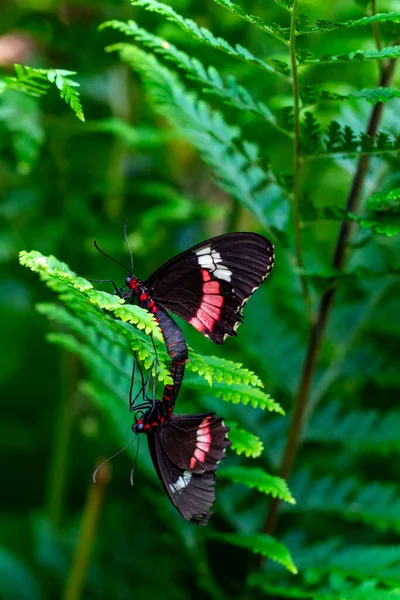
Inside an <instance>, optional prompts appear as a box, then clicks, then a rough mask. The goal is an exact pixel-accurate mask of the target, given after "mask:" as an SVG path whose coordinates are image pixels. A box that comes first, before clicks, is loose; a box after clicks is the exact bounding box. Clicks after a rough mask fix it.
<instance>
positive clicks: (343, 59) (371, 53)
mask: <svg viewBox="0 0 400 600" xmlns="http://www.w3.org/2000/svg"><path fill="white" fill-rule="evenodd" d="M398 56H400V46H388V47H387V48H381V49H380V50H376V49H374V48H373V49H371V50H356V51H355V52H350V53H348V54H337V55H330V54H323V55H322V56H319V57H318V58H313V57H311V56H309V55H308V53H307V54H304V55H298V56H297V59H298V61H299V64H300V65H306V64H313V65H318V64H321V65H324V64H328V63H330V64H337V63H347V62H364V61H366V60H385V59H388V58H389V59H390V58H397V57H398Z"/></svg>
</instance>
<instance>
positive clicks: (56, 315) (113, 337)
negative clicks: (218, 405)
mask: <svg viewBox="0 0 400 600" xmlns="http://www.w3.org/2000/svg"><path fill="white" fill-rule="evenodd" d="M20 262H21V264H23V265H24V266H27V267H29V268H31V269H32V270H33V271H35V272H37V273H39V275H40V277H41V278H42V279H43V280H44V281H45V283H46V284H47V285H48V286H49V287H51V288H52V289H53V290H54V291H56V292H57V293H58V294H59V296H60V299H61V300H62V301H63V302H65V304H66V306H67V307H68V310H67V309H66V308H62V307H58V306H56V305H54V304H40V305H38V310H39V312H41V313H42V314H44V315H46V316H47V317H48V318H50V319H52V320H54V321H56V322H57V323H59V324H62V325H64V326H66V327H67V328H68V329H69V330H70V331H72V332H73V333H74V334H75V335H77V336H79V338H80V339H82V340H84V341H85V343H86V345H83V344H82V343H81V342H80V341H78V340H76V339H75V338H73V336H70V337H69V338H68V337H67V338H65V337H64V338H63V337H58V338H54V337H53V338H52V340H53V341H58V343H62V344H63V345H65V344H67V343H68V344H70V350H71V351H74V352H76V353H78V354H79V355H80V356H82V358H83V359H84V360H85V362H86V363H88V365H89V366H90V361H91V360H92V362H93V363H96V364H97V362H98V361H97V359H95V356H94V354H93V353H95V352H96V350H98V352H99V354H102V360H103V361H104V363H105V365H106V367H105V370H106V369H107V363H109V364H111V365H112V364H114V358H115V357H113V352H112V349H113V348H114V349H119V350H118V351H122V352H123V353H124V356H126V357H127V360H128V363H129V364H128V366H126V364H125V360H124V361H123V362H124V365H123V371H124V372H125V373H126V375H127V380H129V372H130V371H131V370H132V351H135V352H137V354H138V357H139V359H140V360H141V361H143V363H144V366H145V368H146V369H149V368H150V366H151V364H152V363H153V361H154V358H155V355H154V348H153V343H152V341H151V339H150V338H149V337H148V336H149V335H150V334H151V335H152V337H153V338H154V341H155V344H156V347H157V355H158V359H159V371H158V379H159V380H161V381H163V382H164V383H171V377H170V375H169V371H168V369H167V367H166V364H168V363H169V358H168V356H167V353H166V350H165V345H164V343H163V337H162V334H161V332H160V330H159V327H158V324H157V322H156V321H155V319H154V317H153V315H152V314H151V313H149V312H148V311H146V310H143V309H141V308H140V307H138V306H136V305H131V304H124V301H123V300H122V299H121V298H119V297H118V296H115V295H111V294H107V293H106V292H102V291H99V290H95V289H93V287H92V284H91V283H90V282H89V281H87V280H86V279H83V278H82V277H78V276H77V275H76V274H75V273H73V271H71V270H70V269H69V267H68V266H67V265H66V264H64V263H61V262H60V261H58V260H57V259H56V258H54V257H52V256H50V257H46V256H43V255H42V254H40V252H30V253H27V252H21V254H20ZM104 310H106V311H108V312H110V313H112V314H113V315H115V316H116V317H117V320H116V319H113V318H112V317H111V316H110V315H109V314H106V313H105V312H104ZM130 325H134V326H135V328H133V329H132V328H131V327H130ZM143 331H144V332H145V333H146V334H147V335H144V333H143ZM71 338H72V339H71ZM73 344H75V345H74V346H73ZM119 357H120V355H119V354H118V356H117V359H118V360H117V363H116V364H115V365H114V366H115V367H116V368H117V370H119V371H121V368H120V367H119V363H120V362H121V359H120V358H119ZM100 359H101V357H100ZM188 368H189V369H191V370H192V371H193V372H194V373H196V374H197V378H194V383H193V385H194V386H196V385H197V386H199V387H201V383H199V380H200V382H201V377H202V378H204V380H205V381H207V382H208V384H207V383H205V382H204V386H205V387H206V389H209V388H208V385H211V386H212V385H214V384H215V386H216V390H217V395H221V396H222V397H223V398H224V399H225V400H231V401H232V402H238V401H242V402H243V403H244V404H247V403H248V402H249V401H250V402H251V403H252V405H253V406H261V407H263V408H268V409H269V410H275V411H278V412H283V411H282V409H281V407H280V406H279V404H278V403H276V402H274V401H273V400H272V399H271V398H270V397H269V396H268V395H267V394H265V393H264V392H262V391H261V390H259V389H258V388H259V387H262V385H263V384H262V381H261V380H260V378H259V377H258V376H257V375H256V374H255V373H253V372H252V371H249V370H248V369H246V368H244V367H242V365H241V364H239V363H235V362H233V361H229V360H226V359H223V358H219V357H216V356H209V357H205V356H201V355H199V354H196V353H194V352H191V354H190V362H189V364H188Z"/></svg>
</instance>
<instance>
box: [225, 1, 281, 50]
mask: <svg viewBox="0 0 400 600" xmlns="http://www.w3.org/2000/svg"><path fill="white" fill-rule="evenodd" d="M214 2H215V3H216V4H219V5H220V6H224V7H225V8H227V9H228V10H230V11H231V12H232V13H234V14H235V15H237V16H238V17H240V18H241V19H243V20H244V21H247V22H248V23H251V24H252V25H254V26H255V27H257V28H258V29H260V30H261V31H262V32H263V33H268V34H270V35H272V36H273V37H274V38H276V39H277V40H279V41H280V42H283V43H285V44H287V41H288V40H289V37H290V33H289V31H288V29H287V28H285V27H281V26H280V25H277V24H276V23H274V24H273V25H267V24H266V23H265V22H264V21H263V20H262V19H261V18H260V17H257V16H254V15H250V14H248V13H246V12H245V11H244V10H243V8H242V7H240V6H238V5H237V4H234V3H233V2H231V0H214Z"/></svg>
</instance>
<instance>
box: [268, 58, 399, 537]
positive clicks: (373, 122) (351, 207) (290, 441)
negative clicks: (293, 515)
mask: <svg viewBox="0 0 400 600" xmlns="http://www.w3.org/2000/svg"><path fill="white" fill-rule="evenodd" d="M394 68H395V60H390V61H388V62H387V63H386V64H385V66H384V68H383V70H382V73H381V76H380V81H379V86H380V87H388V86H389V84H390V82H391V80H392V77H393V73H394ZM382 110H383V104H382V103H381V102H378V103H377V104H375V106H374V108H373V109H372V112H371V115H370V118H369V122H368V128H367V133H368V135H370V136H374V135H375V134H376V132H377V129H378V125H379V122H380V120H381V117H382ZM369 162H370V156H368V155H364V156H360V158H359V159H358V163H357V168H356V172H355V176H354V179H353V183H352V186H351V189H350V192H349V195H348V198H347V202H346V211H348V212H356V210H357V208H358V204H359V200H360V196H361V191H362V188H363V184H364V181H365V176H366V174H367V171H368V166H369ZM351 231H352V222H351V221H349V220H346V221H343V223H342V224H341V226H340V230H339V235H338V238H337V242H336V247H335V251H334V254H333V259H332V266H333V268H335V269H338V270H340V271H341V270H342V269H343V266H344V263H345V258H346V249H347V246H348V242H349V239H350V235H351ZM336 290H337V285H336V280H335V279H334V278H332V280H331V286H330V287H329V288H328V289H327V291H326V292H325V293H324V294H323V296H322V298H321V301H320V304H319V309H318V314H317V319H316V321H315V323H314V324H313V325H312V326H311V331H310V335H309V342H308V348H307V353H306V357H305V360H304V364H303V369H302V373H301V378H300V384H299V388H298V392H297V395H296V400H295V404H294V408H293V415H292V420H291V423H290V428H289V433H288V437H287V441H286V446H285V450H284V454H283V458H282V463H281V468H280V472H279V475H280V476H281V477H283V478H284V479H287V478H288V477H289V475H290V473H291V471H292V467H293V463H294V460H295V457H296V453H297V448H298V444H299V440H300V436H301V433H302V428H303V423H304V417H305V413H306V408H307V403H308V399H309V394H310V390H311V385H312V381H313V378H314V373H315V369H316V366H317V361H318V358H319V350H320V347H321V342H322V339H323V336H324V333H325V329H326V325H327V322H328V319H329V316H330V313H331V310H332V306H333V301H334V298H335V294H336ZM278 507H279V500H278V499H273V500H272V501H271V503H270V506H269V511H268V515H267V519H266V522H265V526H264V531H265V532H266V533H269V534H272V533H273V531H274V530H275V526H276V522H277V516H278Z"/></svg>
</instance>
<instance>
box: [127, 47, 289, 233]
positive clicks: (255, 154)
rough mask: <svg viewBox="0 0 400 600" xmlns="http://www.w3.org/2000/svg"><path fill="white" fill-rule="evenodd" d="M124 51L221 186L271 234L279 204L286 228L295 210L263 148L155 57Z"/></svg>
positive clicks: (159, 105) (157, 105) (157, 102)
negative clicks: (263, 155) (248, 139)
mask: <svg viewBox="0 0 400 600" xmlns="http://www.w3.org/2000/svg"><path fill="white" fill-rule="evenodd" d="M118 49H119V50H120V55H121V58H122V60H125V61H126V62H128V63H129V64H131V65H132V67H133V68H134V69H135V70H137V71H139V73H140V74H141V75H142V77H143V79H144V81H145V83H146V85H147V88H148V90H149V93H150V95H151V97H152V98H153V101H154V103H155V108H156V110H157V111H158V112H159V113H160V114H162V115H163V116H165V117H166V118H167V119H168V120H169V121H170V122H171V123H172V125H173V126H174V127H176V128H177V129H178V131H180V132H181V133H182V135H184V136H185V137H186V138H187V139H189V140H190V141H191V142H192V144H193V145H194V146H195V147H196V148H197V149H198V150H199V152H200V154H201V156H202V158H203V160H205V162H207V163H208V164H209V165H210V166H211V168H212V169H213V170H214V171H215V173H216V175H217V178H218V179H217V183H218V184H219V185H220V187H221V188H223V189H224V190H225V191H226V192H228V193H229V194H232V195H233V196H234V197H235V198H237V199H238V201H239V202H240V203H241V204H242V205H243V206H244V207H245V208H247V209H248V210H249V211H250V212H251V213H252V214H253V215H254V216H255V218H256V219H257V221H258V222H259V223H260V225H261V226H262V227H264V228H265V229H266V230H267V231H269V232H270V226H271V225H273V224H274V212H273V211H274V210H275V206H276V207H277V208H276V210H277V209H278V206H279V226H280V228H281V227H282V221H284V219H286V218H287V216H288V212H287V211H288V209H289V206H288V204H287V201H285V200H284V199H282V192H281V190H280V189H279V188H278V185H277V179H276V177H275V176H274V174H273V173H272V171H271V170H270V168H269V167H268V169H265V168H263V166H262V161H261V153H260V149H259V148H258V147H257V146H256V145H255V144H252V143H250V142H246V140H243V136H242V132H241V130H240V128H239V127H237V126H231V125H228V124H227V123H226V122H225V121H224V119H223V117H222V115H221V114H220V113H219V112H217V111H213V110H211V108H210V107H209V106H208V105H207V104H206V103H205V102H203V101H201V100H198V98H197V96H196V95H195V94H194V93H191V92H188V91H187V90H186V89H185V88H184V87H183V85H182V84H181V82H180V80H179V79H178V78H177V76H176V75H175V74H173V73H171V72H170V71H169V70H168V69H166V68H165V67H163V66H161V65H160V63H159V62H158V61H157V59H156V58H155V57H154V56H152V55H149V54H146V53H145V52H143V51H142V50H139V48H137V47H135V46H130V45H128V44H123V45H119V46H118ZM275 203H276V205H275ZM267 210H269V211H270V212H269V219H268V220H267V218H266V214H265V212H266V211H267ZM282 211H284V212H283V215H284V216H283V217H282Z"/></svg>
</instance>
